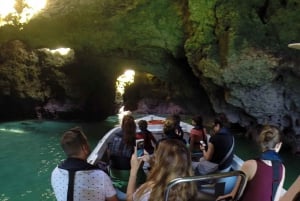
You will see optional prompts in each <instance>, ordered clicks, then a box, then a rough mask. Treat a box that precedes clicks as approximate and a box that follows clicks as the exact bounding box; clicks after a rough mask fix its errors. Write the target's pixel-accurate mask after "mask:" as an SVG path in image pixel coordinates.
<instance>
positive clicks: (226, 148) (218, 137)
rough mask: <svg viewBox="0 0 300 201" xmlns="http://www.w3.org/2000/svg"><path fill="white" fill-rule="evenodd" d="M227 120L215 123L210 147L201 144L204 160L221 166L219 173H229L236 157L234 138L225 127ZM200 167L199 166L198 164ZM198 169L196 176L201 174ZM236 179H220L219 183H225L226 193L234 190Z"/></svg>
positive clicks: (218, 119)
mask: <svg viewBox="0 0 300 201" xmlns="http://www.w3.org/2000/svg"><path fill="white" fill-rule="evenodd" d="M224 122H226V119H224V117H223V118H217V119H215V121H214V126H213V131H214V133H212V135H211V137H210V139H209V142H208V146H207V148H206V146H203V145H201V144H200V150H201V151H202V152H203V158H201V159H200V163H201V161H202V160H207V161H210V162H213V163H217V164H219V166H218V170H217V172H228V171H230V170H231V164H232V162H233V155H234V137H233V135H232V134H231V133H230V131H229V129H228V128H226V127H225V126H224ZM198 167H199V164H198ZM197 170H198V168H197V167H196V172H195V173H196V174H199V172H198V171H197ZM235 180H236V178H235V177H229V178H224V179H218V181H217V182H225V189H224V191H225V193H228V192H230V191H231V190H232V188H233V187H234V185H235Z"/></svg>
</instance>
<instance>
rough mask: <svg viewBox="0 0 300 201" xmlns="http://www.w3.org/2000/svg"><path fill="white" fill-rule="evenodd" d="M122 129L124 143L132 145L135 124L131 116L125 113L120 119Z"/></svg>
mask: <svg viewBox="0 0 300 201" xmlns="http://www.w3.org/2000/svg"><path fill="white" fill-rule="evenodd" d="M121 128H122V131H123V140H124V142H125V144H126V145H128V146H134V142H135V134H136V124H135V121H134V118H133V116H131V115H125V116H124V117H123V119H122V125H121Z"/></svg>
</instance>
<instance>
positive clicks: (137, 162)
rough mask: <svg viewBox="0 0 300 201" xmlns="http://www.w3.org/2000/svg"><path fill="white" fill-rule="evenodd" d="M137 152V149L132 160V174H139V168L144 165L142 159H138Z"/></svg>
mask: <svg viewBox="0 0 300 201" xmlns="http://www.w3.org/2000/svg"><path fill="white" fill-rule="evenodd" d="M136 152H137V149H136V147H135V148H134V153H133V154H132V156H131V160H130V165H131V169H130V171H131V172H132V173H137V171H138V169H139V167H140V165H141V163H142V161H143V159H142V158H138V157H137V154H136Z"/></svg>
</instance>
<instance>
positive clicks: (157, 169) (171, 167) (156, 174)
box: [127, 139, 197, 201]
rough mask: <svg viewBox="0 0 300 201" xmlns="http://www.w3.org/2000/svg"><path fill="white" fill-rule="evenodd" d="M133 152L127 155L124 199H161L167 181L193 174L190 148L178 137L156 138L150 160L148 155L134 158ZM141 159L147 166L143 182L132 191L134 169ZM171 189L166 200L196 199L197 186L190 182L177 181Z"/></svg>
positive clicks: (130, 200)
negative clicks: (127, 167)
mask: <svg viewBox="0 0 300 201" xmlns="http://www.w3.org/2000/svg"><path fill="white" fill-rule="evenodd" d="M136 152H137V150H136V149H135V153H134V154H133V155H132V157H131V170H130V177H129V182H128V187H127V201H148V200H149V201H151V200H152V201H156V200H163V198H164V192H165V189H166V187H167V184H168V183H169V182H170V181H171V180H173V179H175V178H178V177H186V176H192V175H193V171H192V165H191V154H190V151H189V150H188V148H187V147H186V146H185V144H184V143H183V142H182V141H180V140H177V139H165V140H162V141H160V143H159V144H158V147H157V149H156V150H155V152H154V155H153V157H152V158H151V160H150V157H149V155H148V154H145V155H144V156H143V157H142V158H138V157H137V154H136ZM149 160H150V161H149ZM142 161H149V162H150V165H151V169H150V172H149V174H148V178H147V181H146V182H145V183H144V184H142V185H141V186H140V187H139V188H138V189H137V190H136V177H137V172H138V169H139V167H140V164H141V163H142ZM170 161H172V162H170ZM182 161H185V162H184V163H183V162H182ZM162 167H163V168H162ZM173 189H174V190H172V191H171V192H170V196H169V200H181V201H194V200H196V196H197V188H196V185H195V183H193V182H188V183H182V184H178V185H176V186H174V187H173Z"/></svg>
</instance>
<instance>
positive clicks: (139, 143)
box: [135, 139, 144, 158]
mask: <svg viewBox="0 0 300 201" xmlns="http://www.w3.org/2000/svg"><path fill="white" fill-rule="evenodd" d="M135 145H136V154H137V157H138V158H140V157H142V156H144V139H138V140H136V141H135Z"/></svg>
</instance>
